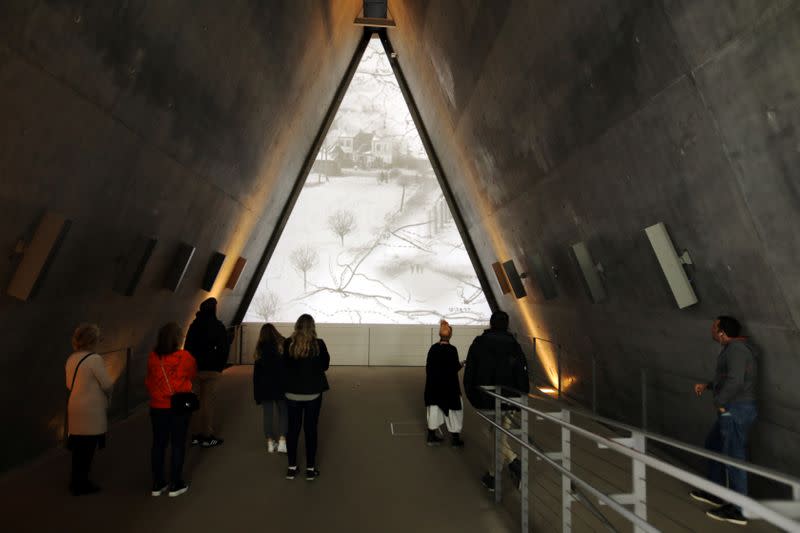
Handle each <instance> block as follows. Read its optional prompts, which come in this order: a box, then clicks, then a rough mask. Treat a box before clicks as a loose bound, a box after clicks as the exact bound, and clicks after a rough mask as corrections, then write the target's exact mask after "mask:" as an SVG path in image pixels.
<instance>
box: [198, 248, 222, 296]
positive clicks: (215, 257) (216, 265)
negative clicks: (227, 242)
mask: <svg viewBox="0 0 800 533" xmlns="http://www.w3.org/2000/svg"><path fill="white" fill-rule="evenodd" d="M224 262H225V254H223V253H220V252H214V253H213V254H211V258H210V259H209V260H208V266H207V267H206V273H205V275H204V276H203V285H202V287H201V288H202V289H203V290H204V291H206V292H209V291H210V290H211V289H212V288H213V287H214V282H215V281H216V280H217V275H218V274H219V269H220V268H222V263H224Z"/></svg>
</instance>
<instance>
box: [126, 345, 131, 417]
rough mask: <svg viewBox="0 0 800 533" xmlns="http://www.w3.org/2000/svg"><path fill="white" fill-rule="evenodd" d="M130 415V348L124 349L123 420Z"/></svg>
mask: <svg viewBox="0 0 800 533" xmlns="http://www.w3.org/2000/svg"><path fill="white" fill-rule="evenodd" d="M130 414H131V347H130V346H128V347H127V348H125V418H128V416H130Z"/></svg>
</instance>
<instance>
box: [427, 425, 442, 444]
mask: <svg viewBox="0 0 800 533" xmlns="http://www.w3.org/2000/svg"><path fill="white" fill-rule="evenodd" d="M443 440H444V439H442V438H441V437H439V436H438V435H436V432H435V431H433V430H430V429H429V430H428V439H427V440H426V441H425V444H427V445H428V446H439V445H440V444H441V443H442V441H443Z"/></svg>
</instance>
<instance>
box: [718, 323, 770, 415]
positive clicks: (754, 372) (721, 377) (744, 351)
mask: <svg viewBox="0 0 800 533" xmlns="http://www.w3.org/2000/svg"><path fill="white" fill-rule="evenodd" d="M757 378H758V367H757V364H756V356H755V353H754V352H753V348H752V347H751V346H750V345H749V344H747V342H746V339H744V338H736V339H734V340H732V341H731V342H729V343H728V344H726V345H725V347H724V348H723V349H722V351H721V352H720V353H719V357H718V358H717V370H716V372H715V375H714V381H712V382H711V383H710V385H711V390H712V391H713V393H714V405H715V406H717V407H726V406H728V405H731V404H735V403H742V402H754V401H756V380H757Z"/></svg>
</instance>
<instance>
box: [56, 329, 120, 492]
mask: <svg viewBox="0 0 800 533" xmlns="http://www.w3.org/2000/svg"><path fill="white" fill-rule="evenodd" d="M99 339H100V329H99V328H98V327H97V326H96V325H94V324H81V325H80V326H78V328H77V329H76V330H75V333H73V335H72V348H73V350H75V351H74V352H73V353H72V355H70V356H69V358H68V359H67V363H66V377H67V389H69V391H70V394H69V402H68V403H67V430H68V433H69V438H68V441H67V442H68V447H69V449H70V450H71V451H72V476H71V478H70V484H69V490H70V492H72V494H73V495H75V496H79V495H81V494H92V493H94V492H97V491H98V490H100V488H99V487H98V486H97V485H95V484H94V483H92V482H91V481H89V470H90V468H91V466H92V458H93V457H94V451H95V450H96V449H97V448H101V449H102V448H104V447H105V441H106V430H107V429H108V418H107V415H106V411H107V410H108V400H109V397H110V396H111V389H112V388H113V386H114V382H113V381H112V380H111V377H110V376H109V375H108V371H107V370H106V367H105V362H104V361H103V358H102V357H101V356H100V355H99V354H97V353H95V351H94V350H95V349H96V348H97V342H98V340H99Z"/></svg>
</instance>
